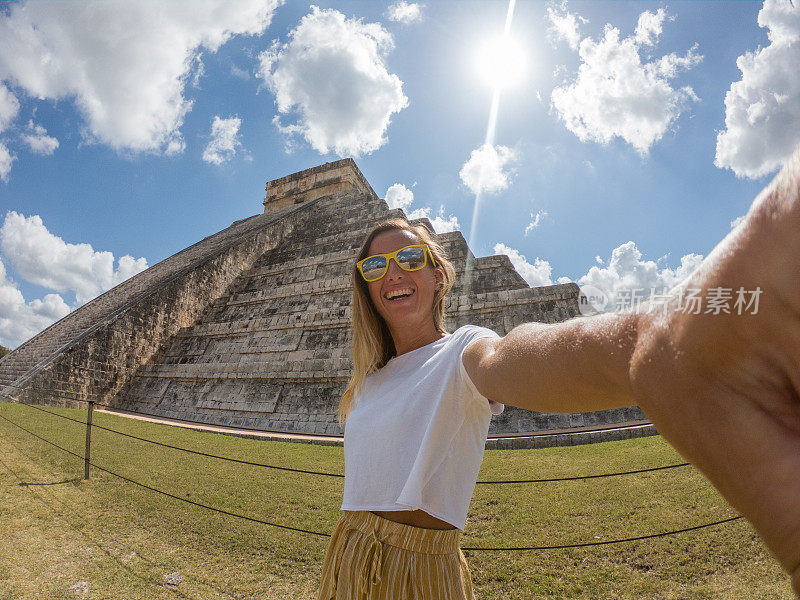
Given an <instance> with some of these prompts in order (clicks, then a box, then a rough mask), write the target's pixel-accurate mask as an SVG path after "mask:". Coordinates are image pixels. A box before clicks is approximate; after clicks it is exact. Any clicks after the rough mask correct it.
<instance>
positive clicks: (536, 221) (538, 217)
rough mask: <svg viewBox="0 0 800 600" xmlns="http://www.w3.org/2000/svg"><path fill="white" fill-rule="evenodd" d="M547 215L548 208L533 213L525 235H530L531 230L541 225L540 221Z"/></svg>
mask: <svg viewBox="0 0 800 600" xmlns="http://www.w3.org/2000/svg"><path fill="white" fill-rule="evenodd" d="M546 216H547V211H546V210H540V211H539V212H537V213H536V214H535V215H534V214H533V213H531V222H530V223H528V226H527V227H526V228H525V235H528V234H529V233H530V232H531V231H533V230H534V229H536V228H537V227H538V226H539V223H541V222H542V219H543V218H544V217H546Z"/></svg>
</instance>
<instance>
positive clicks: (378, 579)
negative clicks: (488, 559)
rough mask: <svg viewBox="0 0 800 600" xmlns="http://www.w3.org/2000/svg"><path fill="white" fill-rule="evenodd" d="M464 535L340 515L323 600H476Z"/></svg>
mask: <svg viewBox="0 0 800 600" xmlns="http://www.w3.org/2000/svg"><path fill="white" fill-rule="evenodd" d="M460 538H461V530H459V529H426V528H423V527H414V526H412V525H404V524H403V523H395V522H394V521H389V520H388V519H384V518H383V517H379V516H378V515H375V514H373V513H371V512H369V511H366V510H360V511H342V515H341V516H340V517H339V520H338V521H337V522H336V526H335V527H334V529H333V534H332V535H331V540H330V542H329V543H328V550H327V553H326V554H325V561H324V563H323V565H322V581H321V584H320V590H319V595H318V596H317V598H318V599H319V600H445V599H447V600H474V599H475V595H474V593H473V591H472V579H471V577H470V573H469V567H468V566H467V560H466V558H465V557H464V554H463V553H462V552H461V549H460V548H459V540H460Z"/></svg>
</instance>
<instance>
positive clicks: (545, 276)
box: [494, 242, 703, 311]
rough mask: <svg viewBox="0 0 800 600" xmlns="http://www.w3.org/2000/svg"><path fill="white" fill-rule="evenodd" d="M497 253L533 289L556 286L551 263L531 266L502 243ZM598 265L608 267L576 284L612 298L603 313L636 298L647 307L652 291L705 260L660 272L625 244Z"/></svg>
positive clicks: (686, 260) (684, 261)
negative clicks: (590, 287) (508, 260)
mask: <svg viewBox="0 0 800 600" xmlns="http://www.w3.org/2000/svg"><path fill="white" fill-rule="evenodd" d="M494 253H495V254H506V255H508V258H509V259H510V260H511V264H512V265H513V266H514V269H516V271H517V273H519V274H520V276H522V278H523V279H524V280H525V281H527V282H528V284H529V285H531V286H532V287H533V286H542V285H553V274H552V268H551V266H550V263H549V262H548V261H546V260H544V259H541V258H539V257H537V258H536V259H534V261H533V262H532V263H531V262H529V261H528V259H527V258H526V257H525V255H523V254H521V253H520V252H519V251H518V250H516V249H514V248H510V247H508V246H506V245H505V244H502V243H498V244H495V247H494ZM663 258H666V257H662V259H663ZM662 259H659V261H660V260H662ZM595 261H596V262H597V263H598V264H599V265H606V266H597V265H593V266H591V267H590V268H589V271H588V272H587V273H586V275H583V276H582V277H580V278H578V279H577V280H576V281H575V283H577V284H578V285H579V286H580V287H582V288H583V287H584V286H589V285H591V286H594V288H599V290H601V291H602V292H604V293H605V295H606V296H607V297H608V298H609V304H608V306H606V307H604V310H606V311H610V310H614V309H615V308H617V307H620V306H624V305H626V303H627V304H628V305H629V304H630V303H631V298H632V297H633V296H634V295H635V298H636V299H638V301H639V302H644V303H645V307H646V302H647V300H649V298H650V290H651V288H655V294H657V295H659V294H663V293H665V290H669V289H671V288H673V287H675V286H676V285H677V284H679V283H681V282H682V281H683V280H685V279H686V278H687V277H689V276H690V275H691V274H692V273H693V272H694V271H695V270H696V269H697V268H698V267H699V266H700V263H701V262H702V261H703V256H702V255H700V254H693V253H691V254H686V255H684V256H683V257H682V258H681V264H680V266H679V267H677V268H676V269H671V268H669V267H664V268H661V269H659V267H658V264H657V263H658V262H659V261H652V260H643V259H642V253H641V252H640V251H639V249H638V248H637V247H636V244H635V243H634V242H626V243H625V244H620V245H619V246H618V247H617V248H615V249H614V250H612V252H611V258H610V259H609V260H608V261H604V260H603V259H602V258H601V257H600V256H595ZM571 281H572V279H570V278H569V277H565V276H561V277H558V278H557V279H556V283H570V282H571ZM634 290H635V291H634Z"/></svg>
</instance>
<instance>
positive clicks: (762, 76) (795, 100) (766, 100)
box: [714, 0, 800, 178]
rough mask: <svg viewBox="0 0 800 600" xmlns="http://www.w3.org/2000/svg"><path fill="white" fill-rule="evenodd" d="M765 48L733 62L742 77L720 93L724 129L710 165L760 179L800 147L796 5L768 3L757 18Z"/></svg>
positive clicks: (799, 52)
mask: <svg viewBox="0 0 800 600" xmlns="http://www.w3.org/2000/svg"><path fill="white" fill-rule="evenodd" d="M758 24H759V26H760V27H764V28H766V29H767V36H768V38H769V41H770V43H769V45H768V46H767V47H765V48H759V49H758V50H756V51H754V52H746V53H745V54H743V55H741V56H740V57H739V58H738V59H736V66H738V67H739V70H740V71H741V72H742V78H741V79H740V80H739V81H734V82H733V83H731V87H730V89H729V90H728V92H727V93H726V94H725V130H724V131H721V132H719V133H718V134H717V153H716V157H715V160H714V164H715V165H717V167H719V168H721V169H722V168H728V169H731V170H732V171H733V172H734V173H735V174H736V175H737V176H738V177H751V178H756V177H762V176H764V175H767V174H769V173H771V172H773V171H775V170H777V169H778V168H780V166H781V164H782V163H783V162H784V161H785V160H786V159H787V158H789V156H790V155H791V154H792V151H793V150H794V149H795V148H796V147H797V145H798V144H800V70H798V68H797V65H799V64H800V3H798V2H794V3H793V4H790V3H789V2H785V1H783V0H781V1H773V0H767V1H766V2H764V6H763V8H762V9H761V11H760V12H759V13H758Z"/></svg>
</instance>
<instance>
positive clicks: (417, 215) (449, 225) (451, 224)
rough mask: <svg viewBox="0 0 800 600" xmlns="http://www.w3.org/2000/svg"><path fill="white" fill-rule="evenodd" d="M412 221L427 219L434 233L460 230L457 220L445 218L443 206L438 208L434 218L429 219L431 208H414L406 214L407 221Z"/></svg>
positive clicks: (453, 216)
mask: <svg viewBox="0 0 800 600" xmlns="http://www.w3.org/2000/svg"><path fill="white" fill-rule="evenodd" d="M412 219H428V220H429V221H430V222H431V225H433V230H434V231H435V232H436V233H447V232H448V231H455V230H456V229H461V225H459V224H458V218H457V217H456V216H455V215H450V216H449V217H447V218H445V216H444V204H442V205H440V206H439V214H437V215H436V216H435V217H431V208H430V207H428V206H425V207H423V208H416V209H414V210H412V211H411V212H410V213H408V220H409V221H411V220H412Z"/></svg>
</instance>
